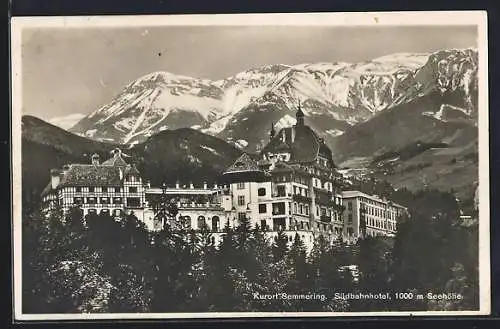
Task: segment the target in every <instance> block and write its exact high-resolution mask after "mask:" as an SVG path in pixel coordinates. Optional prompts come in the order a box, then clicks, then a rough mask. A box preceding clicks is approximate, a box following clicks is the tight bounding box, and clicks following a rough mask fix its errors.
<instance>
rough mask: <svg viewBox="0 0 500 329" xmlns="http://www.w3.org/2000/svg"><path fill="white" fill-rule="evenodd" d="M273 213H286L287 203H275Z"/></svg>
mask: <svg viewBox="0 0 500 329" xmlns="http://www.w3.org/2000/svg"><path fill="white" fill-rule="evenodd" d="M273 215H285V203H284V202H279V203H273Z"/></svg>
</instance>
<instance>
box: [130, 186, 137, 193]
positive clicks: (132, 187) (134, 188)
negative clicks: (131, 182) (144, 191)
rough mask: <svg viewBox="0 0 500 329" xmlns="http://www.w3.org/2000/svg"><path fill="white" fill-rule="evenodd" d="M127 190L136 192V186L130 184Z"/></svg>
mask: <svg viewBox="0 0 500 329" xmlns="http://www.w3.org/2000/svg"><path fill="white" fill-rule="evenodd" d="M128 191H129V192H130V193H137V187H136V186H131V187H129V188H128Z"/></svg>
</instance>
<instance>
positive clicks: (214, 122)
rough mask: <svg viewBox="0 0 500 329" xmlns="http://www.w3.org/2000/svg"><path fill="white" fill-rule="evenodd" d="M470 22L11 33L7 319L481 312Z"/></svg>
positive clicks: (482, 21)
mask: <svg viewBox="0 0 500 329" xmlns="http://www.w3.org/2000/svg"><path fill="white" fill-rule="evenodd" d="M486 22H487V18H486V13H485V12H481V11H463V12H444V11H443V12H386V13H375V12H374V13H308V14H305V13H304V14H238V15H233V14H231V15H229V14H225V15H155V16H92V17H91V16H88V17H83V16H80V17H77V16H73V17H62V16H60V17H15V18H12V20H11V65H12V75H11V76H12V109H11V111H12V112H11V114H12V116H11V118H12V122H11V126H12V168H13V174H12V195H13V207H12V227H13V235H14V238H13V249H14V253H13V279H14V280H13V291H14V314H15V319H17V320H68V319H71V320H73V319H74V320H84V319H147V318H154V319H163V318H164V319H172V318H174V319H175V318H234V317H278V316H279V317H283V316H285V317H307V316H322V317H325V316H331V317H336V316H339V317H342V316H344V317H345V316H361V317H362V316H375V315H376V316H407V315H421V316H426V315H453V316H457V315H486V314H489V313H490V254H489V252H490V251H489V245H490V241H489V222H490V218H489V207H490V201H489V164H488V163H489V146H488V145H489V144H488V143H489V142H488V129H489V127H488V89H487V88H488V86H487V80H488V76H487V49H488V48H487V33H486Z"/></svg>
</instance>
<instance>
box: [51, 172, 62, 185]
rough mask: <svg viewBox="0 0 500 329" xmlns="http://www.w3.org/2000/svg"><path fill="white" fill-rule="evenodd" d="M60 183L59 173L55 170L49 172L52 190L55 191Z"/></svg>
mask: <svg viewBox="0 0 500 329" xmlns="http://www.w3.org/2000/svg"><path fill="white" fill-rule="evenodd" d="M60 182H61V172H60V171H59V170H57V169H51V170H50V184H51V187H52V189H56V188H57V186H59V183H60Z"/></svg>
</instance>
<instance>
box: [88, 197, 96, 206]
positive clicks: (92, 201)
mask: <svg viewBox="0 0 500 329" xmlns="http://www.w3.org/2000/svg"><path fill="white" fill-rule="evenodd" d="M87 203H88V204H96V203H97V198H96V197H90V198H87Z"/></svg>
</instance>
